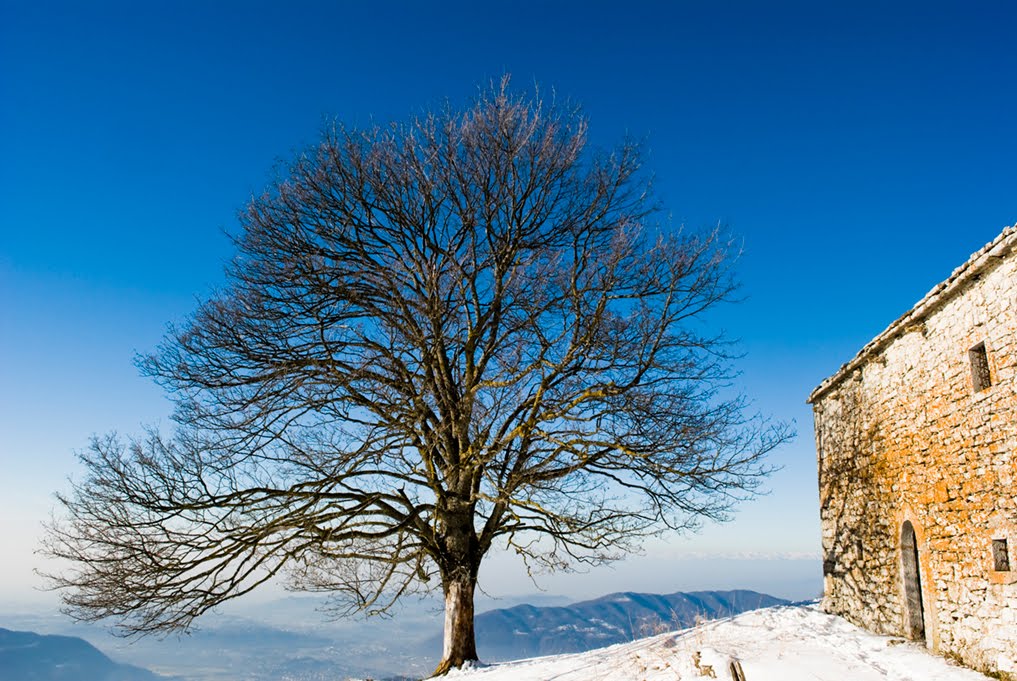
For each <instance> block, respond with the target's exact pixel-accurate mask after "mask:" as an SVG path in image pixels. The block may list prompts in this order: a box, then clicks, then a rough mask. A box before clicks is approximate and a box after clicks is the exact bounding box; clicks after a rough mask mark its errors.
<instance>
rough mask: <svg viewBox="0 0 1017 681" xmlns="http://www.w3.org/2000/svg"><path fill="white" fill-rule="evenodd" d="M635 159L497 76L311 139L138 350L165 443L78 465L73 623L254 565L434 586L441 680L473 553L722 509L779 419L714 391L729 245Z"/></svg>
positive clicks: (163, 612) (107, 449)
mask: <svg viewBox="0 0 1017 681" xmlns="http://www.w3.org/2000/svg"><path fill="white" fill-rule="evenodd" d="M641 164H642V156H641V153H640V147H639V145H638V144H635V143H632V142H629V141H626V142H623V143H622V144H621V145H619V146H618V147H617V148H615V149H613V150H611V151H609V152H595V151H591V150H590V149H588V144H587V122H586V120H585V119H584V117H583V116H582V115H581V112H580V111H579V110H578V109H576V108H574V107H570V106H567V105H563V104H560V103H558V102H553V101H552V102H545V101H542V100H541V99H540V98H539V96H538V95H534V96H526V95H520V94H517V93H515V92H514V91H512V90H511V88H510V87H509V86H508V83H507V80H506V81H503V82H502V83H501V84H500V85H494V86H492V87H491V88H489V89H487V90H484V91H482V92H481V93H480V94H479V95H478V97H477V98H476V100H475V101H474V102H473V103H472V105H471V106H469V107H467V108H465V109H463V110H458V109H456V108H455V107H453V106H451V105H446V106H444V107H442V108H439V109H438V110H436V111H434V112H432V113H429V114H426V115H423V116H421V117H418V118H415V119H413V120H410V121H409V122H406V123H403V124H394V125H391V126H387V127H384V126H379V127H372V128H369V129H356V128H350V127H346V126H343V125H340V124H335V125H333V126H330V127H328V128H327V129H326V130H325V131H324V133H323V135H322V139H321V141H320V142H319V143H318V144H317V145H316V146H314V147H313V148H310V149H308V150H307V151H306V152H305V153H304V154H302V155H300V156H299V157H298V158H297V159H296V160H295V161H294V162H293V163H292V164H291V165H290V167H289V168H288V169H287V171H286V172H284V173H282V175H281V176H280V178H279V179H278V181H277V182H275V183H274V184H273V185H272V186H271V187H270V188H269V189H268V190H267V191H266V192H265V193H264V194H262V195H261V196H258V197H256V198H254V199H253V200H252V201H251V202H250V204H249V205H248V206H247V208H246V209H245V210H244V211H242V213H241V215H240V218H239V222H240V228H239V230H238V231H237V234H236V236H235V242H236V253H237V254H236V257H235V259H234V260H233V261H232V263H231V264H230V265H229V267H228V282H229V283H228V286H227V287H226V288H225V289H224V290H222V291H220V292H218V293H216V294H215V295H213V296H212V297H211V298H210V299H209V300H208V301H207V302H205V303H203V304H202V305H201V306H200V307H199V308H198V309H197V311H196V312H195V313H194V314H193V316H192V317H191V318H190V319H189V320H188V321H187V322H186V323H185V324H183V325H182V326H181V327H180V328H174V329H171V331H170V332H169V333H168V335H167V337H166V339H165V341H164V343H163V345H162V346H161V347H160V348H159V349H158V350H157V351H156V352H154V353H153V354H151V355H150V356H145V357H142V358H140V359H139V364H140V366H141V368H142V370H143V372H144V373H145V374H147V375H148V376H151V377H153V378H154V379H155V380H156V381H158V382H159V383H160V384H161V385H163V386H164V387H165V389H166V390H167V391H169V392H170V394H171V395H172V397H173V399H174V400H175V402H176V405H177V410H176V413H175V421H176V423H177V427H176V428H175V431H174V432H173V433H172V434H170V435H168V436H164V435H162V434H160V433H157V432H155V431H151V432H148V433H147V434H144V435H142V436H140V437H134V438H127V439H126V440H124V439H122V438H119V437H117V436H115V435H108V436H103V437H98V438H96V439H94V440H93V442H92V443H91V446H90V447H89V448H88V450H87V451H85V452H83V453H82V454H81V460H82V461H83V463H84V465H85V467H86V469H87V476H86V478H85V479H84V480H83V481H81V482H78V483H77V484H76V485H75V486H74V489H73V491H72V493H71V494H69V495H65V496H61V497H60V501H61V503H62V505H63V507H64V511H65V513H64V514H63V517H62V519H60V520H58V521H57V522H55V523H54V524H53V525H52V527H51V528H50V531H49V534H48V540H47V550H48V552H49V553H50V554H51V555H55V556H59V557H61V558H68V559H70V560H71V561H73V565H72V568H71V569H69V570H67V571H66V572H64V573H62V574H59V575H55V576H53V577H52V579H53V583H54V584H55V586H57V587H62V588H64V599H65V602H66V604H67V605H68V607H69V609H70V611H71V612H72V613H73V614H75V615H76V616H78V617H82V618H85V619H100V618H106V617H113V618H115V619H116V620H117V621H118V624H119V626H120V627H121V628H122V629H123V630H124V631H126V632H128V633H139V632H140V633H145V632H153V631H168V630H174V629H182V628H186V627H188V626H189V625H190V624H191V623H192V621H193V620H194V618H196V617H197V616H199V615H200V614H202V613H203V612H205V611H207V610H208V609H210V608H212V607H214V606H215V605H217V604H219V603H222V602H224V601H226V600H228V599H230V598H234V597H236V596H238V595H241V594H243V593H246V592H247V591H249V590H250V589H252V588H255V587H256V586H257V585H259V584H261V583H264V582H265V581H266V580H268V579H271V578H273V577H275V576H278V577H280V578H284V579H285V580H286V582H287V583H288V584H289V585H290V586H291V587H292V588H294V589H298V590H307V591H324V592H327V593H329V594H332V595H333V596H334V597H335V598H336V599H337V600H336V602H337V604H339V605H342V606H345V607H347V608H349V609H351V610H366V611H379V610H384V609H385V608H386V607H388V606H389V605H390V604H392V603H393V602H394V601H395V600H397V599H398V598H399V597H400V596H402V595H403V594H406V593H408V592H411V591H419V590H430V589H432V588H441V589H442V591H443V593H444V596H445V602H446V621H445V627H446V635H445V650H444V653H443V658H442V662H441V664H440V665H439V671H446V670H448V669H450V668H452V667H455V666H459V665H461V664H462V663H463V662H465V661H467V660H470V659H475V658H476V647H475V643H474V636H473V593H474V589H475V586H476V580H477V574H478V571H479V568H480V565H481V561H482V559H483V557H484V556H485V554H487V553H488V552H489V551H490V550H491V549H492V548H495V547H507V548H509V549H510V550H514V551H516V552H518V554H519V555H520V556H522V557H523V559H525V560H526V561H527V562H528V564H529V565H531V567H534V568H538V569H541V568H546V569H551V570H563V569H569V568H570V567H572V566H575V565H577V564H583V563H585V564H597V563H601V562H604V561H608V560H612V559H615V558H617V557H619V556H622V555H624V554H625V553H626V552H627V551H629V550H631V549H632V548H634V547H636V546H637V545H638V542H639V540H640V538H642V537H644V536H646V535H647V534H652V533H659V532H662V531H666V530H669V529H672V530H683V529H687V528H689V527H691V526H693V525H695V524H696V523H698V522H699V521H701V520H702V519H720V518H723V517H724V514H725V511H727V510H728V509H729V508H730V506H731V505H732V503H734V502H736V501H737V500H739V499H741V498H744V497H745V496H746V495H748V494H751V492H752V491H753V490H754V489H755V487H756V485H757V484H758V482H759V480H760V478H761V476H763V475H764V474H765V473H766V472H767V469H766V466H765V462H764V460H763V457H764V456H765V454H766V453H767V452H768V451H770V450H771V449H772V448H773V447H774V446H776V445H778V444H779V443H781V442H782V441H784V440H786V439H787V437H788V431H787V429H786V428H785V427H783V426H782V425H780V424H776V425H774V424H770V423H768V422H767V421H766V420H765V419H761V418H758V417H755V416H752V415H750V414H748V413H747V412H746V407H745V402H744V400H743V399H742V398H741V397H737V396H736V397H733V398H732V397H730V396H729V395H730V393H729V383H730V380H731V378H732V372H731V368H730V361H729V360H730V357H729V355H728V352H727V350H728V348H729V346H728V344H727V343H726V341H725V340H724V339H723V338H721V337H719V336H716V335H713V334H711V333H709V332H708V331H707V330H706V328H705V324H704V321H703V316H704V313H706V312H707V311H708V310H710V309H711V308H713V307H714V306H716V305H717V304H718V303H721V302H723V301H725V300H727V299H729V297H730V295H731V293H732V291H733V283H732V280H731V276H730V271H729V266H730V263H731V256H732V253H731V252H730V248H729V244H728V243H727V242H726V241H725V240H724V238H723V236H722V234H721V233H720V232H718V231H707V232H689V231H686V230H682V229H675V228H672V227H670V226H669V225H668V224H667V223H666V222H661V221H659V220H657V215H658V212H657V206H656V205H655V204H654V201H653V197H652V191H651V188H650V185H649V183H648V182H647V181H646V178H645V176H644V173H643V170H642V168H641Z"/></svg>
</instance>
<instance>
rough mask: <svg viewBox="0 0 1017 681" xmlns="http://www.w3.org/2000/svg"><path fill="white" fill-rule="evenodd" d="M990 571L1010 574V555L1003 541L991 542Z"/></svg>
mask: <svg viewBox="0 0 1017 681" xmlns="http://www.w3.org/2000/svg"><path fill="white" fill-rule="evenodd" d="M992 569H993V570H995V571H996V572H1010V555H1009V554H1008V553H1007V550H1006V540H1005V539H993V540H992Z"/></svg>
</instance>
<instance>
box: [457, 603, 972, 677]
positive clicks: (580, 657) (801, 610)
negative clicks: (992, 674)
mask: <svg viewBox="0 0 1017 681" xmlns="http://www.w3.org/2000/svg"><path fill="white" fill-rule="evenodd" d="M734 661H737V662H738V663H739V664H740V665H741V671H742V673H743V675H742V678H743V679H744V681H877V680H878V681H905V680H907V681H911V680H913V681H985V679H986V677H985V676H983V675H982V674H979V673H977V672H973V671H971V670H969V669H964V668H963V667H958V666H957V665H955V664H953V663H951V662H950V661H948V660H946V659H944V658H942V657H938V656H936V655H933V654H931V653H929V652H928V651H927V650H926V649H925V648H924V647H923V646H921V645H918V644H914V643H908V642H904V641H903V640H901V639H893V638H888V637H885V636H875V635H873V634H870V633H868V632H866V631H864V630H862V629H859V628H858V627H856V626H854V625H852V624H849V623H848V622H846V621H845V620H843V619H841V618H839V617H834V616H832V615H827V614H825V613H823V612H821V611H820V610H819V608H818V606H814V605H809V606H803V607H796V606H792V607H779V608H765V609H762V610H754V611H752V612H747V613H743V614H741V615H738V616H737V617H731V618H728V619H724V620H717V621H714V622H708V623H706V624H703V625H701V626H699V627H695V628H692V629H685V630H682V631H677V632H672V633H668V634H661V635H659V636H654V637H651V638H645V639H642V640H639V641H633V642H632V643H623V644H620V645H616V646H611V647H610V648H602V649H600V650H592V651H590V652H587V653H580V654H575V655H557V656H553V657H541V658H533V659H530V660H520V661H518V662H506V663H503V664H497V665H493V666H490V667H480V668H475V669H467V670H459V671H455V672H452V673H451V674H449V675H448V676H447V677H445V678H446V679H447V680H448V681H552V680H553V681H664V680H665V679H666V680H667V681H676V680H679V679H685V680H690V679H696V680H699V681H701V680H702V679H709V678H716V679H718V680H726V679H732V678H733V676H732V671H731V665H732V662H734Z"/></svg>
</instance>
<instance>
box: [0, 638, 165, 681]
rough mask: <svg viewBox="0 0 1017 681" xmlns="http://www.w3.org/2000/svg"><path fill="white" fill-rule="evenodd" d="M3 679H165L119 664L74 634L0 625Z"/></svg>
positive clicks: (35, 680) (33, 680)
mask: <svg viewBox="0 0 1017 681" xmlns="http://www.w3.org/2000/svg"><path fill="white" fill-rule="evenodd" d="M0 678H3V679H4V681H165V677H162V676H159V675H158V674H154V673H152V672H150V671H148V670H147V669H142V668H141V667H132V666H130V665H126V664H118V663H116V662H114V661H113V660H111V659H109V658H108V657H106V656H105V655H103V654H102V653H101V652H99V650H98V649H96V648H95V646H93V645H92V644H90V643H88V642H87V641H85V640H84V639H80V638H76V637H73V636H43V635H41V634H36V633H33V632H30V631H11V630H10V629H0Z"/></svg>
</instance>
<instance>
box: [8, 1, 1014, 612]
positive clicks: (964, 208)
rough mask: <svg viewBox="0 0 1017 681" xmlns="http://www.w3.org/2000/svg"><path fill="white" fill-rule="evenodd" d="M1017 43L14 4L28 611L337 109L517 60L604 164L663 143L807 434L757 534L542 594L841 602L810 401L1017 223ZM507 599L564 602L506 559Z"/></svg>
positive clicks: (666, 169) (463, 8) (743, 516)
mask: <svg viewBox="0 0 1017 681" xmlns="http://www.w3.org/2000/svg"><path fill="white" fill-rule="evenodd" d="M1015 27H1017V4H1015V3H1013V2H1012V1H1009V0H984V1H979V2H970V1H968V2H948V3H943V2H935V1H932V2H930V1H924V2H916V3H905V2H892V3H891V2H864V1H862V2H859V1H857V0H854V1H851V2H815V1H809V2H796V3H789V2H779V1H774V2H748V1H743V2H723V1H717V2H713V1H711V2H705V1H702V2H695V3H693V2H663V1H661V2H644V1H640V0H628V1H626V2H623V3H620V2H596V1H591V0H583V1H582V2H537V1H525V0H524V1H518V2H501V3H484V2H476V1H473V2H464V3H446V2H437V1H436V2H411V1H406V2H400V3H390V2H371V3H361V4H354V3H352V2H351V3H346V2H342V3H340V2H324V1H322V2H309V1H300V0H290V1H289V2H286V3H282V2H274V3H267V2H257V1H252V0H245V1H243V2H230V1H227V0H216V1H215V2H197V1H195V2H190V1H187V0H179V1H172V2H171V1H151V2H136V1H130V2H128V1H125V2H109V1H105V0H93V1H92V2H87V3H84V2H68V3H57V2H48V1H45V0H41V1H40V0H36V1H34V2H29V1H20V0H0V462H2V469H0V532H2V537H0V556H2V559H0V600H12V599H23V598H26V597H29V596H31V594H32V592H31V587H32V586H34V585H36V584H37V583H38V582H37V580H36V578H35V577H34V576H33V575H32V572H31V568H32V566H33V565H36V564H37V558H36V557H35V556H34V555H33V550H34V548H35V547H36V544H37V540H38V536H39V533H40V528H39V522H40V520H41V519H42V518H43V517H45V516H46V514H47V513H48V511H49V509H50V508H51V507H52V505H53V500H52V496H51V495H52V493H53V492H54V491H56V490H57V489H66V488H67V485H66V483H65V479H66V478H67V476H73V475H75V473H76V467H75V462H74V457H73V451H74V450H75V449H77V448H80V447H83V446H84V445H85V444H86V442H87V440H88V437H89V436H90V435H91V434H92V433H103V432H106V431H108V430H114V429H115V430H119V431H121V432H135V431H137V430H138V429H139V427H140V426H141V424H143V423H152V422H155V423H160V422H161V423H162V424H164V425H168V414H169V411H170V406H169V403H168V402H167V401H166V400H165V399H164V397H163V396H162V394H161V392H160V391H159V389H158V388H156V387H155V386H154V385H152V384H151V383H150V382H148V381H147V380H145V379H142V378H140V377H139V376H138V374H137V371H136V370H135V368H134V366H133V364H132V358H133V355H134V353H135V352H145V351H148V350H151V349H153V348H154V346H155V345H156V344H157V343H158V341H159V340H160V338H161V336H162V333H163V330H164V326H165V324H166V323H167V322H170V321H173V320H179V319H181V318H182V317H183V316H185V315H186V314H187V313H188V312H190V311H191V310H192V309H193V308H194V306H195V300H196V299H198V298H201V297H204V296H206V295H207V294H208V292H209V291H210V290H211V289H212V288H214V287H215V286H217V285H220V284H221V283H222V281H223V278H222V264H223V262H224V261H225V260H226V259H227V258H228V257H229V255H230V246H229V244H228V241H227V239H226V238H225V237H224V236H223V231H224V230H228V229H231V228H232V227H233V226H234V224H235V221H234V215H235V212H236V211H237V210H238V209H239V208H240V207H242V206H243V204H244V203H245V202H246V200H247V198H248V197H249V196H250V195H251V194H252V193H255V192H259V191H260V190H261V188H262V187H264V185H265V184H266V183H267V182H268V180H269V179H270V177H271V174H272V169H273V167H274V166H275V165H276V164H277V163H278V162H279V161H280V160H281V159H286V158H288V157H290V156H291V155H292V154H293V153H294V152H295V151H296V150H299V149H300V148H301V147H303V146H305V145H307V144H309V143H312V142H313V141H314V140H315V139H316V137H317V133H318V131H319V129H320V128H321V126H322V123H323V122H324V121H325V120H328V119H330V118H332V117H336V118H339V119H341V120H343V121H346V122H348V123H352V124H368V123H370V122H371V121H378V122H384V121H388V120H393V119H396V120H401V119H405V118H407V117H408V116H410V115H413V114H415V113H418V112H420V111H422V110H423V109H424V108H427V107H429V106H433V105H435V104H438V103H440V102H441V101H442V100H443V99H444V98H446V97H448V98H450V99H451V100H453V101H455V102H463V101H465V100H466V99H467V98H469V97H470V96H471V95H472V94H473V93H475V92H476V88H477V86H478V85H479V84H482V83H484V82H487V81H489V80H490V79H492V78H498V77H499V76H500V75H501V74H503V73H506V72H508V73H511V74H512V75H513V79H514V82H515V84H516V85H517V86H520V87H528V86H529V85H530V84H532V83H534V82H537V83H539V84H540V85H541V87H542V88H545V89H550V88H554V89H555V91H556V92H557V93H559V95H561V96H566V97H570V98H573V99H575V100H578V101H580V102H582V103H583V105H584V108H585V112H586V114H587V115H588V117H589V119H590V126H591V127H590V129H591V136H592V139H593V142H594V143H595V144H597V145H599V146H609V145H611V144H613V143H615V142H617V141H618V140H619V139H620V137H621V136H622V135H624V134H631V135H634V136H637V137H641V138H645V139H646V140H647V147H648V150H649V155H648V165H649V167H650V168H651V169H652V170H653V171H654V172H655V174H656V187H657V191H658V196H659V198H660V199H661V200H662V201H663V203H664V204H665V206H666V207H667V209H668V210H669V211H670V213H671V214H672V216H673V219H674V220H675V221H676V222H678V223H685V224H688V225H690V226H693V227H702V226H708V225H711V224H715V223H717V222H722V223H724V224H727V225H729V226H730V227H731V229H732V230H733V231H734V232H735V233H737V234H738V235H739V236H740V237H741V238H742V239H743V240H744V255H743V256H742V258H741V260H740V262H739V264H738V273H739V278H740V279H741V281H742V284H743V288H742V293H743V294H744V296H745V298H746V299H745V301H744V302H742V303H740V304H738V305H736V306H732V307H730V308H728V309H726V310H724V311H723V312H722V313H721V314H719V315H717V316H716V317H715V319H714V321H715V323H717V324H718V325H723V326H724V327H725V328H726V329H727V330H728V332H729V333H731V334H732V335H734V336H737V337H739V338H741V341H742V343H741V348H742V350H743V351H744V352H745V355H746V356H745V358H744V360H743V361H742V362H741V364H740V367H741V369H742V370H743V375H742V377H741V378H740V379H739V385H740V386H741V387H742V388H744V390H745V391H746V392H747V393H748V394H749V395H750V396H751V397H752V398H753V400H754V401H755V404H756V406H757V407H758V408H759V409H760V410H762V411H765V412H767V413H770V414H772V415H773V416H775V417H776V418H779V419H783V420H789V421H794V422H795V423H796V426H797V430H798V433H799V435H798V438H797V440H796V441H795V442H794V443H793V444H791V445H789V446H786V447H784V448H783V449H782V450H781V451H780V452H778V453H777V454H776V455H775V456H774V459H773V460H774V463H777V464H780V465H783V466H784V468H783V470H782V471H781V472H780V473H778V474H776V475H774V476H773V477H772V479H771V481H770V485H769V486H770V488H771V490H772V491H771V494H770V495H769V496H767V497H764V498H761V499H759V500H757V501H754V502H751V503H748V504H745V505H743V506H742V507H741V508H740V509H739V511H738V513H737V514H736V516H735V519H734V521H733V522H732V523H730V524H728V525H725V526H722V527H708V528H705V529H704V531H703V532H702V533H701V534H699V535H697V536H694V537H691V538H688V539H672V540H670V541H667V542H654V543H652V544H650V545H648V547H647V553H646V556H644V557H642V558H633V559H630V560H628V561H626V562H625V563H623V564H622V565H619V566H618V567H617V568H616V569H615V570H613V571H612V570H603V571H597V572H594V573H590V574H587V575H580V576H574V577H570V578H567V579H548V580H544V581H543V582H542V585H543V586H545V587H547V588H549V589H551V590H554V591H559V592H562V593H565V594H568V595H594V594H598V593H602V592H605V591H609V590H617V589H631V590H653V591H674V590H678V589H683V588H725V587H737V586H756V587H761V588H762V587H766V585H767V584H770V585H771V587H772V590H773V591H774V593H777V595H785V594H787V595H794V596H799V595H802V594H800V593H798V592H795V591H794V590H793V589H791V588H790V587H788V588H786V589H784V591H783V592H781V589H782V588H783V587H778V586H775V585H777V584H779V583H783V582H781V580H782V579H783V580H784V582H787V581H790V580H792V578H794V579H797V577H795V576H796V575H798V574H799V573H801V574H804V575H805V576H806V577H807V578H809V579H813V580H814V581H813V582H812V583H813V584H815V588H817V589H818V585H819V572H818V570H819V567H818V566H819V561H818V556H819V551H820V548H819V523H818V502H817V492H816V480H815V454H814V449H813V440H812V419H811V414H810V411H809V408H808V407H807V405H806V404H805V398H806V397H807V395H808V394H809V392H810V391H811V390H812V388H813V387H815V385H816V384H818V383H819V382H820V381H821V380H822V379H823V378H824V377H826V376H828V375H829V374H831V373H833V372H834V371H835V370H836V369H837V367H839V366H840V365H841V364H842V363H843V362H845V361H847V360H848V359H850V357H851V356H852V355H853V354H854V353H855V352H856V351H857V350H858V349H859V348H860V347H861V346H862V345H863V344H864V343H865V342H866V341H867V340H869V339H870V338H871V337H872V336H874V335H875V334H877V333H878V332H879V331H881V330H882V329H883V328H885V327H886V326H887V325H888V324H889V323H890V322H891V321H893V320H894V319H895V318H896V317H898V316H899V315H900V314H902V313H903V312H905V311H906V310H907V309H908V308H909V307H910V306H911V305H912V304H913V303H914V302H916V301H917V300H918V299H919V298H920V297H921V296H922V295H924V294H925V292H926V291H927V290H928V289H929V288H931V287H932V286H933V285H934V284H936V283H937V282H938V281H940V280H942V279H944V278H945V277H946V276H947V275H948V274H949V273H950V271H951V270H952V269H953V268H954V267H956V266H957V265H959V264H960V263H961V262H962V261H963V260H964V259H965V258H967V256H968V255H969V254H970V253H971V252H972V251H974V250H976V249H977V248H979V247H981V246H982V245H983V244H984V243H986V242H987V241H989V240H991V239H992V238H993V237H994V236H995V235H996V234H998V233H999V232H1000V230H1001V229H1002V228H1003V227H1004V226H1005V225H1009V224H1014V223H1015V222H1017V163H1015V159H1017V51H1015V50H1014V48H1013V44H1014V43H1013V36H1014V28H1015ZM795 557H798V558H801V557H804V558H806V560H805V561H793V560H789V558H795ZM735 558H739V560H733V559H735ZM803 566H804V567H803ZM482 585H483V586H484V587H485V588H486V589H487V590H489V591H492V592H499V591H500V592H503V593H520V592H524V591H527V590H531V589H532V587H530V586H529V585H528V584H527V583H526V581H525V579H524V577H523V576H522V575H521V573H520V571H519V570H518V568H516V567H513V565H511V561H509V560H507V559H506V558H504V557H496V559H495V561H494V562H493V563H492V565H491V566H490V567H489V568H487V569H486V570H485V572H484V573H483V574H482Z"/></svg>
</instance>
